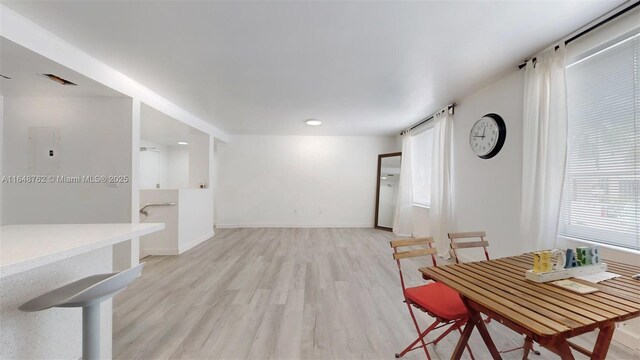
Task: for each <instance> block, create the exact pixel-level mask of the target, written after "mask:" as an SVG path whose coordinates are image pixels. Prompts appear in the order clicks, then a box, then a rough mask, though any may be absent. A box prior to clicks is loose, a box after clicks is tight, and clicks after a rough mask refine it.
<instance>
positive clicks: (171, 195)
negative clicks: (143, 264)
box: [140, 189, 213, 258]
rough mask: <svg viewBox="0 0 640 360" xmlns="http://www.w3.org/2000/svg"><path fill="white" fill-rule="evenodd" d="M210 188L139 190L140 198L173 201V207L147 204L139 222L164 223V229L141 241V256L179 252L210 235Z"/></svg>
mask: <svg viewBox="0 0 640 360" xmlns="http://www.w3.org/2000/svg"><path fill="white" fill-rule="evenodd" d="M212 193H213V189H179V190H162V189H160V190H156V189H152V190H141V191H140V201H141V203H143V204H149V203H169V202H174V203H176V205H175V206H157V207H155V206H154V207H148V208H147V211H148V212H149V215H148V216H146V217H145V216H141V217H140V218H141V222H146V223H154V222H161V223H164V224H165V228H164V230H161V231H158V232H155V233H153V234H149V235H145V236H143V237H142V238H141V239H140V240H141V241H140V257H141V258H142V257H145V256H147V255H179V254H181V253H183V252H185V251H187V250H189V249H191V248H192V247H194V246H196V245H198V244H200V243H201V242H203V241H205V240H207V239H209V238H211V237H212V236H213V201H212V197H213V195H212Z"/></svg>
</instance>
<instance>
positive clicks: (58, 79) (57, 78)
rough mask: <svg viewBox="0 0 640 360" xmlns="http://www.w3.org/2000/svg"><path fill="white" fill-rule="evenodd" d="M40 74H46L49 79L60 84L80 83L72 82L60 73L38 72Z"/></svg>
mask: <svg viewBox="0 0 640 360" xmlns="http://www.w3.org/2000/svg"><path fill="white" fill-rule="evenodd" d="M38 75H40V76H44V77H46V78H47V79H49V80H51V81H55V82H57V83H58V84H60V85H65V86H78V84H75V83H72V82H71V81H69V80H66V79H63V78H61V77H60V76H58V75H54V74H38Z"/></svg>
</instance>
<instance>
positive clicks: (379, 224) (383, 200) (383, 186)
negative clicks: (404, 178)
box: [375, 152, 402, 231]
mask: <svg viewBox="0 0 640 360" xmlns="http://www.w3.org/2000/svg"><path fill="white" fill-rule="evenodd" d="M401 158H402V153H399V152H397V153H390V154H380V155H378V187H377V191H376V216H375V227H376V229H382V230H388V231H391V230H392V229H393V217H394V214H395V211H396V199H397V198H398V184H399V180H400V159H401Z"/></svg>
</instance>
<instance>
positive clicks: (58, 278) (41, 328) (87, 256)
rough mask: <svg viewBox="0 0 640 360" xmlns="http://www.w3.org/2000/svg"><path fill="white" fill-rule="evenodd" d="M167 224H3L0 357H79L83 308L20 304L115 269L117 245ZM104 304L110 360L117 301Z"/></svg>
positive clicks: (105, 353)
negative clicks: (29, 308)
mask: <svg viewBox="0 0 640 360" xmlns="http://www.w3.org/2000/svg"><path fill="white" fill-rule="evenodd" d="M162 229H164V224H159V223H157V224H152V223H145V224H56V225H6V226H0V319H2V321H0V344H2V345H0V359H78V358H79V357H80V356H81V354H82V310H80V309H73V308H51V309H47V310H44V311H39V312H33V313H25V312H22V311H20V310H19V309H18V307H19V306H20V305H21V304H23V303H24V302H26V301H28V300H30V299H33V298H34V297H36V296H40V295H42V294H44V293H46V292H48V291H51V290H54V289H56V288H58V287H60V286H62V285H65V284H68V283H70V282H72V281H76V280H79V279H82V278H84V277H87V276H91V275H96V274H104V273H110V272H113V271H114V269H113V262H114V258H113V247H114V245H118V246H119V245H121V244H125V243H126V242H131V241H132V239H134V238H137V237H139V236H142V235H145V234H149V233H152V232H155V231H159V230H162ZM136 281H142V279H138V280H136ZM100 309H101V314H100V342H101V349H100V358H102V359H108V358H111V355H112V354H111V349H112V325H111V321H112V300H107V301H104V302H103V303H101V304H100Z"/></svg>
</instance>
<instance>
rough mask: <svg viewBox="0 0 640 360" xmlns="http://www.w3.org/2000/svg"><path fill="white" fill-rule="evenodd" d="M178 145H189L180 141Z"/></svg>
mask: <svg viewBox="0 0 640 360" xmlns="http://www.w3.org/2000/svg"><path fill="white" fill-rule="evenodd" d="M178 145H189V143H188V142H186V141H178Z"/></svg>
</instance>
